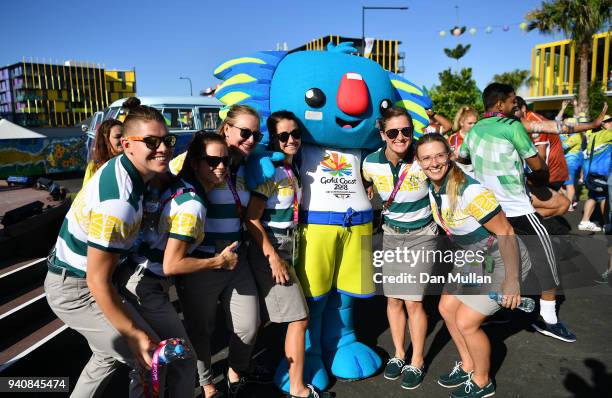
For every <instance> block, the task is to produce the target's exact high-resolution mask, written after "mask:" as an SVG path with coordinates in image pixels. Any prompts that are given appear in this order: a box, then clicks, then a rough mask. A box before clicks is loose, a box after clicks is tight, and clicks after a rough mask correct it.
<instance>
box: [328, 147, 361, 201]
mask: <svg viewBox="0 0 612 398" xmlns="http://www.w3.org/2000/svg"><path fill="white" fill-rule="evenodd" d="M320 165H321V169H322V170H323V171H324V172H325V173H327V176H325V175H323V176H322V177H321V181H320V182H321V184H323V185H329V186H333V189H331V190H329V191H326V192H327V193H331V194H332V195H334V196H335V197H337V198H340V199H347V198H349V197H350V196H351V195H352V194H354V193H355V191H353V186H354V185H355V184H356V183H357V179H356V178H354V177H353V165H352V164H351V163H350V162H348V161H347V159H346V157H345V156H344V155H342V154H340V153H337V152H327V153H326V154H325V157H324V158H323V161H321V163H320Z"/></svg>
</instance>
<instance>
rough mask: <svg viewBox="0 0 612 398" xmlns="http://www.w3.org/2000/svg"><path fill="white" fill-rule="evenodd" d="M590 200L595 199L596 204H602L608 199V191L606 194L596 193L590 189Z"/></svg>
mask: <svg viewBox="0 0 612 398" xmlns="http://www.w3.org/2000/svg"><path fill="white" fill-rule="evenodd" d="M588 197H589V199H593V200H594V201H595V202H602V201H604V200H606V199H608V191H605V192H595V191H591V190H590V189H589V193H588Z"/></svg>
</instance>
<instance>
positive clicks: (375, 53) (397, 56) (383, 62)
mask: <svg viewBox="0 0 612 398" xmlns="http://www.w3.org/2000/svg"><path fill="white" fill-rule="evenodd" d="M345 42H352V43H353V45H354V46H355V48H356V49H358V50H360V51H362V52H363V51H364V47H365V53H366V58H369V59H371V60H373V61H375V62H376V63H378V64H379V65H380V66H382V67H383V69H386V70H388V71H390V72H393V73H404V57H405V56H404V53H403V52H400V51H399V45H400V44H401V43H402V42H401V41H399V40H382V39H372V40H371V41H369V39H366V43H365V46H363V43H362V40H361V39H360V38H359V39H357V38H350V37H342V36H337V35H329V36H325V37H320V38H318V39H314V40H311V41H309V42H308V43H306V44H304V45H302V46H300V47H297V48H294V49H293V50H291V51H292V52H293V51H302V50H319V51H324V50H325V49H326V47H327V44H329V43H332V44H334V45H337V44H340V43H345ZM368 50H369V51H368ZM360 55H361V54H360Z"/></svg>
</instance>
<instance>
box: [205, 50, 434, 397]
mask: <svg viewBox="0 0 612 398" xmlns="http://www.w3.org/2000/svg"><path fill="white" fill-rule="evenodd" d="M327 50H328V51H298V52H293V53H287V52H279V51H270V52H258V53H255V54H251V55H248V56H245V57H240V58H236V59H232V60H229V61H227V62H225V63H223V64H221V65H220V66H219V67H217V68H216V69H215V72H214V74H215V76H216V77H217V78H219V79H221V80H223V83H222V84H221V85H220V86H219V88H218V89H217V92H216V96H217V98H219V100H221V102H223V103H224V104H226V105H227V106H228V107H229V106H231V105H234V104H244V105H249V106H251V107H253V108H255V109H257V110H258V112H259V113H260V115H261V116H262V124H261V128H262V132H264V134H266V133H267V130H266V124H265V120H266V118H267V117H268V116H269V115H270V113H271V112H275V111H278V110H288V111H291V112H293V113H294V114H295V115H296V116H297V117H298V118H299V120H300V124H301V126H300V128H301V130H302V153H301V165H300V177H301V181H302V186H303V199H302V204H301V207H300V227H299V232H298V236H299V242H300V243H299V246H300V247H299V254H300V255H299V261H298V263H297V264H296V265H295V268H296V269H295V270H296V274H297V276H298V279H299V280H300V283H301V285H302V289H303V291H304V295H305V296H306V297H307V299H308V301H309V308H310V319H309V327H308V333H307V336H306V363H305V370H304V381H305V382H309V383H312V384H313V385H315V386H316V387H318V388H319V389H325V388H326V387H327V385H328V383H329V376H328V371H329V372H331V373H332V374H333V375H334V376H336V377H337V378H341V379H349V380H357V379H363V378H366V377H369V376H371V375H373V374H374V373H375V372H376V371H377V370H378V369H379V368H380V366H381V359H380V358H379V356H378V355H377V354H376V353H375V352H374V351H373V350H372V349H370V348H369V347H367V346H366V345H364V344H362V343H360V342H359V341H357V338H356V336H355V331H354V327H353V315H354V314H353V304H354V299H355V298H365V297H370V296H372V295H373V294H374V292H375V286H374V282H373V273H374V268H373V266H372V240H371V238H372V219H373V211H372V206H371V204H370V201H369V200H368V196H367V194H366V191H365V188H364V186H363V183H362V178H361V170H360V168H361V162H362V160H363V158H364V155H365V154H367V153H369V152H371V151H373V150H375V149H377V148H378V147H379V146H380V145H381V139H380V135H379V131H378V128H377V124H376V121H377V119H378V118H379V117H380V115H381V113H382V112H384V111H385V110H386V109H388V108H390V107H392V106H399V107H403V108H406V109H407V110H408V111H409V112H410V114H411V116H412V119H413V122H414V125H415V132H420V131H422V129H423V128H424V127H426V126H427V124H428V121H429V118H428V117H427V114H426V112H425V109H427V108H430V107H431V100H430V99H429V97H428V96H427V95H426V94H425V93H424V92H423V91H422V90H421V89H420V88H419V87H418V86H416V85H415V84H413V83H411V82H409V81H407V80H405V79H404V78H402V77H400V76H398V75H395V74H393V73H390V72H388V71H386V70H384V69H383V68H382V67H381V66H380V65H378V64H377V63H376V62H374V61H372V60H370V59H367V58H363V57H360V56H355V55H352V54H353V53H356V52H357V50H356V49H355V48H354V47H352V43H341V44H339V45H337V46H333V45H331V44H330V45H328V47H327ZM224 112H226V110H221V112H220V114H221V117H222V118H223V117H224ZM416 134H417V135H418V134H419V133H416ZM266 139H267V138H266ZM253 169H256V172H257V171H259V172H260V173H263V171H262V169H261V168H258V167H254V168H253ZM255 177H257V176H255ZM259 177H261V176H259ZM261 181H262V180H261V179H260V180H259V181H257V182H261ZM251 184H254V182H253V181H251ZM275 381H276V383H277V385H278V386H279V387H280V388H281V389H282V390H284V391H288V390H289V376H288V373H287V364H286V363H282V364H281V365H280V366H279V368H278V370H277V373H276V378H275Z"/></svg>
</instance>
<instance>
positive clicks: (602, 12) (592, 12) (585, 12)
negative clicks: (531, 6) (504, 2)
mask: <svg viewBox="0 0 612 398" xmlns="http://www.w3.org/2000/svg"><path fill="white" fill-rule="evenodd" d="M611 8H612V0H545V1H543V2H542V6H541V7H540V8H537V9H535V10H532V11H530V12H529V13H527V16H526V18H527V20H528V21H529V25H528V26H527V30H529V31H531V30H533V29H538V30H539V31H540V32H542V33H545V34H553V33H556V32H563V34H565V35H566V36H567V37H569V38H570V39H571V40H572V41H573V42H574V43H575V45H576V46H577V50H578V59H579V60H580V78H579V85H578V111H579V112H585V113H587V114H588V108H589V100H588V81H587V80H588V65H589V58H590V57H591V51H592V48H591V47H592V43H593V35H594V34H595V33H597V32H598V31H599V30H601V29H603V28H607V29H609V27H610V21H611V20H612V17H611V14H610V9H611Z"/></svg>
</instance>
